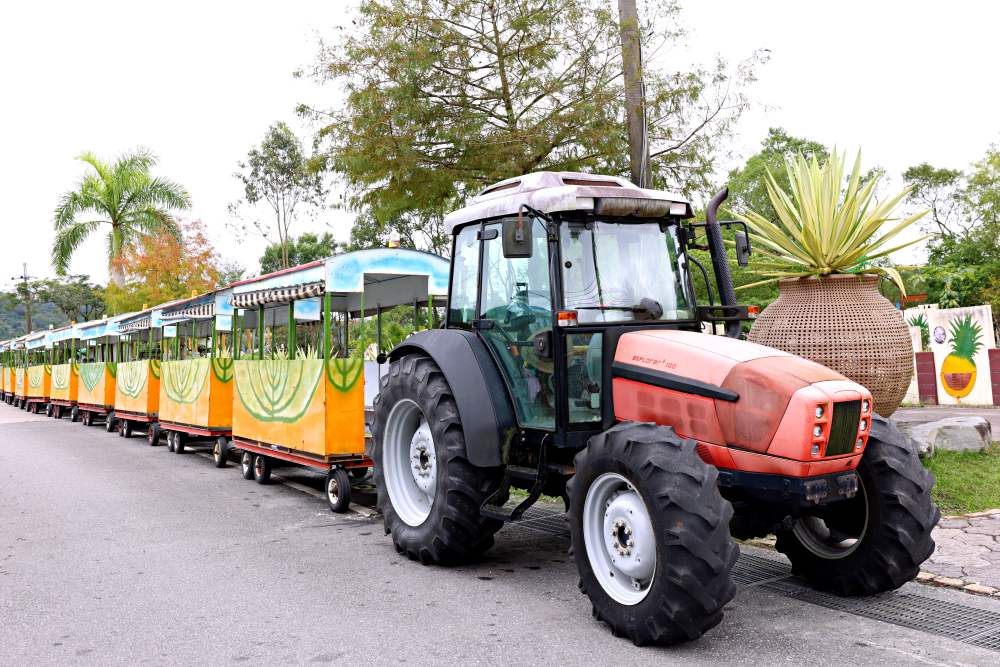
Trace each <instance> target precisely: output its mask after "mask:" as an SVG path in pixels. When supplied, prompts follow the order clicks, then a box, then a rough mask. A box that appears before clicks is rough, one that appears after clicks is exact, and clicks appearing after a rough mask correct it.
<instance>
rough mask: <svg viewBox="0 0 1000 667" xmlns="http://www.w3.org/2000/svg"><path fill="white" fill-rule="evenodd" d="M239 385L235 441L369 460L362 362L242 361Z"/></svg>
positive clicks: (235, 402)
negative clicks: (366, 452)
mask: <svg viewBox="0 0 1000 667" xmlns="http://www.w3.org/2000/svg"><path fill="white" fill-rule="evenodd" d="M234 380H235V387H234V392H235V398H234V400H233V437H234V438H240V439H243V440H249V441H256V442H261V443H267V444H271V445H278V446H280V447H286V448H288V449H291V450H295V451H299V452H304V453H308V454H312V455H314V456H321V457H326V456H351V455H353V456H361V455H363V454H364V448H365V409H364V363H363V362H362V361H361V360H360V359H331V360H329V361H324V360H322V359H296V360H289V361H286V360H282V359H274V360H242V359H241V360H238V361H236V362H235V378H234Z"/></svg>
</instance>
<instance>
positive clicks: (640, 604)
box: [567, 422, 739, 646]
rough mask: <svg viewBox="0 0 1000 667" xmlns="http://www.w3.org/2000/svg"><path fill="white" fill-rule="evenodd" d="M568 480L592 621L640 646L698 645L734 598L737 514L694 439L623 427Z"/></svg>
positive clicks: (585, 454)
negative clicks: (695, 641)
mask: <svg viewBox="0 0 1000 667" xmlns="http://www.w3.org/2000/svg"><path fill="white" fill-rule="evenodd" d="M575 464H576V474H575V475H574V476H573V478H572V479H571V480H570V481H569V484H568V487H567V490H568V492H569V497H570V509H569V513H570V534H571V537H572V543H573V554H574V559H575V560H576V565H577V569H578V570H579V572H580V589H581V590H582V591H583V592H584V593H585V594H586V595H588V596H589V597H590V601H591V603H592V605H593V613H594V617H595V618H597V619H598V620H600V621H603V622H604V623H606V624H607V625H608V626H610V628H611V631H612V633H613V634H614V635H615V636H618V637H628V638H629V639H631V640H632V641H633V642H634V643H635V644H637V645H640V646H641V645H646V644H676V643H679V642H684V641H691V640H693V639H697V638H698V637H700V636H701V635H702V634H704V633H705V632H706V631H707V630H709V629H710V628H712V627H714V626H715V625H716V624H718V623H719V621H721V620H722V608H723V607H724V606H725V605H726V603H727V602H729V601H730V600H732V599H733V596H734V595H735V594H736V585H735V583H733V578H732V569H733V566H734V565H735V563H736V558H737V556H738V555H739V550H738V548H737V546H736V543H735V542H733V540H732V538H731V537H730V535H729V520H730V519H731V518H732V515H733V509H732V506H731V505H730V504H729V502H728V501H727V500H725V499H724V498H723V497H722V496H721V495H720V494H719V490H718V488H717V486H716V479H717V477H718V473H717V472H716V470H715V468H713V467H712V466H709V465H707V464H706V463H705V462H703V461H702V460H701V459H700V458H699V457H698V454H697V453H696V452H695V442H694V441H693V440H687V439H684V438H681V437H679V436H677V435H676V434H675V433H674V431H673V429H671V428H669V427H662V426H656V425H655V424H636V423H628V422H626V423H622V424H619V425H617V426H615V427H613V428H611V429H609V430H608V431H605V432H604V433H601V434H599V435H596V436H594V437H593V438H591V439H590V442H589V443H588V444H587V447H586V449H584V450H582V451H581V452H580V453H579V454H577V455H576V461H575Z"/></svg>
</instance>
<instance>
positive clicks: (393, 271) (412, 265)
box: [232, 248, 449, 308]
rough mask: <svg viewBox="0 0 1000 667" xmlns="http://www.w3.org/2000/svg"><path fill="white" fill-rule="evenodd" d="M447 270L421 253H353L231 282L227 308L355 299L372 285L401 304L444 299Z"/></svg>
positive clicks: (435, 257) (443, 262)
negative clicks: (339, 297) (329, 298)
mask: <svg viewBox="0 0 1000 667" xmlns="http://www.w3.org/2000/svg"><path fill="white" fill-rule="evenodd" d="M448 271H449V263H448V260H446V259H445V258H444V257H441V256H439V255H435V254H433V253H429V252H423V251H421V250H408V249H404V248H371V249H368V250H358V251H355V252H348V253H344V254H342V255H335V256H334V257H330V258H328V259H324V260H318V261H315V262H310V263H309V264H303V265H302V266H296V267H293V268H290V269H285V270H283V271H277V272H275V273H269V274H267V275H264V276H260V277H259V278H251V279H250V280H244V281H241V282H238V283H234V284H233V285H232V291H233V293H232V305H234V306H236V307H237V308H254V307H257V306H261V305H268V304H272V303H287V302H289V301H297V300H300V299H309V298H314V297H318V296H321V295H323V294H326V293H329V294H334V295H352V294H358V295H360V294H363V293H364V292H365V291H366V289H369V288H371V287H372V286H378V287H379V288H380V291H381V292H383V293H385V294H386V295H390V294H391V296H392V300H393V301H394V302H395V303H398V304H403V303H409V302H411V301H413V300H414V299H420V300H426V299H428V298H433V297H435V296H445V295H447V293H448ZM386 305H388V304H386Z"/></svg>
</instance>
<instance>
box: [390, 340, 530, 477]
mask: <svg viewBox="0 0 1000 667" xmlns="http://www.w3.org/2000/svg"><path fill="white" fill-rule="evenodd" d="M411 354H422V355H425V356H428V357H430V358H431V359H433V360H434V362H435V363H436V364H437V365H438V366H439V367H440V368H441V371H442V372H443V373H444V377H445V379H446V380H447V381H448V384H449V385H450V386H451V390H452V392H453V393H454V394H455V403H456V404H457V405H458V415H459V417H460V418H461V420H462V429H463V430H464V431H465V442H466V447H467V448H468V456H469V462H470V463H472V464H473V465H475V466H480V467H492V466H499V465H501V464H503V462H504V459H505V458H506V451H505V449H506V444H507V443H508V442H509V441H510V437H511V435H512V434H513V432H514V429H515V428H516V426H517V421H516V420H515V418H514V409H513V406H512V405H511V401H510V396H509V395H508V392H507V385H506V383H504V380H503V377H502V376H501V375H500V369H499V368H497V365H496V362H495V361H494V360H493V357H492V356H491V355H490V352H489V350H487V349H486V344H485V343H483V341H482V340H481V339H480V338H479V337H478V336H477V335H476V334H474V333H472V332H471V331H464V330H462V329H428V330H427V331H418V332H417V333H415V334H413V335H412V336H410V337H409V338H407V339H406V340H404V341H403V342H402V343H400V344H399V345H397V346H396V347H394V348H393V349H392V351H391V352H390V353H389V360H390V361H395V360H397V359H400V358H402V357H405V356H407V355H411Z"/></svg>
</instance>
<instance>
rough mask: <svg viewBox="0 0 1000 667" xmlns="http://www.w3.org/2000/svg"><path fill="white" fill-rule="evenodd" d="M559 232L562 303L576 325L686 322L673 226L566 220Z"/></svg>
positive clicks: (687, 309)
mask: <svg viewBox="0 0 1000 667" xmlns="http://www.w3.org/2000/svg"><path fill="white" fill-rule="evenodd" d="M560 234H561V243H562V272H563V303H564V307H565V308H567V309H569V310H576V311H577V321H578V322H579V323H580V324H593V323H604V322H624V321H636V320H649V321H665V320H684V319H692V317H693V316H692V312H691V303H690V302H689V300H688V298H687V295H686V291H685V289H684V285H686V284H687V280H686V277H685V275H684V271H685V264H684V258H683V257H682V256H680V254H679V252H678V246H679V244H678V242H677V227H676V226H675V225H669V224H666V223H661V222H641V223H635V222H614V221H611V220H607V221H605V220H594V221H587V222H566V223H563V224H562V226H561V232H560Z"/></svg>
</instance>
